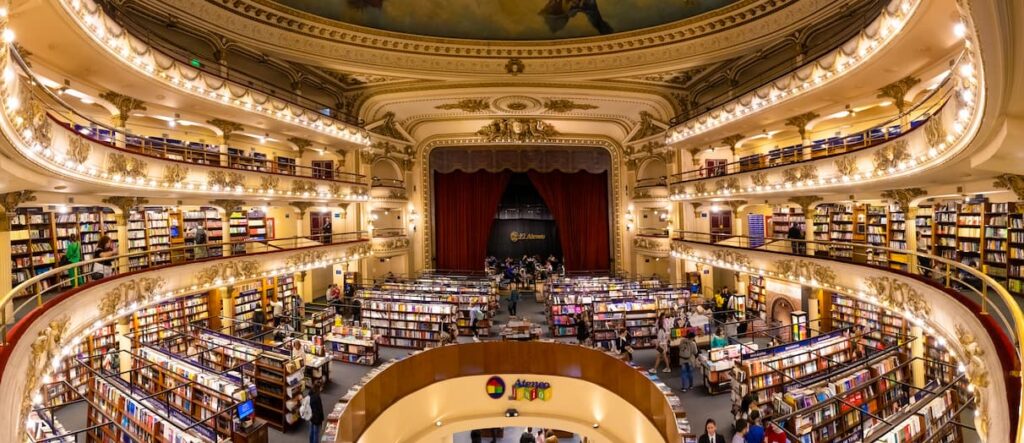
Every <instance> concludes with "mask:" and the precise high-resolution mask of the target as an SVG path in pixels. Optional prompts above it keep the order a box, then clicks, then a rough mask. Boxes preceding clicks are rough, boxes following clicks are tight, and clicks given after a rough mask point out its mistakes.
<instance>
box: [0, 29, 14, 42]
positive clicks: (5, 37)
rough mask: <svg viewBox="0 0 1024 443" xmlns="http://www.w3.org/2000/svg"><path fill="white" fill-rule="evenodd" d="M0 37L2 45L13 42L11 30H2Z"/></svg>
mask: <svg viewBox="0 0 1024 443" xmlns="http://www.w3.org/2000/svg"><path fill="white" fill-rule="evenodd" d="M0 37H2V38H3V40H4V43H10V42H13V41H14V31H12V30H11V28H7V29H4V31H3V32H2V33H0Z"/></svg>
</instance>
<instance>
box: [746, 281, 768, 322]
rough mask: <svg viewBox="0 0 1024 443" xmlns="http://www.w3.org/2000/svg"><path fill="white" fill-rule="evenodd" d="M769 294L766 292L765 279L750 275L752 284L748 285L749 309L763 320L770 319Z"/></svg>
mask: <svg viewBox="0 0 1024 443" xmlns="http://www.w3.org/2000/svg"><path fill="white" fill-rule="evenodd" d="M766 301H767V292H766V291H765V283H764V277H763V276H760V275H753V274H751V275H750V282H749V283H748V284H747V309H748V310H749V311H750V312H751V313H753V314H754V315H756V316H757V317H758V318H760V319H761V320H767V319H768V306H767V305H766V304H765V303H766Z"/></svg>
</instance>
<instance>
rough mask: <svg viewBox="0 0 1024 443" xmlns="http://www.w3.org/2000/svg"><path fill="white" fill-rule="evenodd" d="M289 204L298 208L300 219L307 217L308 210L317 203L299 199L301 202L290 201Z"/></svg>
mask: <svg viewBox="0 0 1024 443" xmlns="http://www.w3.org/2000/svg"><path fill="white" fill-rule="evenodd" d="M288 204H289V205H291V207H293V208H295V209H297V210H298V211H299V218H300V219H302V218H305V217H306V212H308V211H309V208H312V207H313V206H316V203H313V202H301V201H299V202H288Z"/></svg>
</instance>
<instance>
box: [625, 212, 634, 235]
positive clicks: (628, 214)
mask: <svg viewBox="0 0 1024 443" xmlns="http://www.w3.org/2000/svg"><path fill="white" fill-rule="evenodd" d="M632 230H633V205H629V207H627V208H626V231H627V232H628V231H632Z"/></svg>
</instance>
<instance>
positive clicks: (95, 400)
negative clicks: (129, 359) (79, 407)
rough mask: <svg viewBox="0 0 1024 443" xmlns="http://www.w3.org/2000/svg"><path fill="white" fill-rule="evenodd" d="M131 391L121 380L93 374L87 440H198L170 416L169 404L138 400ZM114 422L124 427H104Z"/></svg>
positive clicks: (89, 395) (87, 419)
mask: <svg viewBox="0 0 1024 443" xmlns="http://www.w3.org/2000/svg"><path fill="white" fill-rule="evenodd" d="M129 392H131V388H130V387H129V386H126V384H125V383H124V382H123V381H122V380H121V379H118V378H98V377H93V379H92V383H90V385H89V392H88V394H87V395H88V397H89V398H90V399H92V402H91V404H90V405H89V407H88V408H87V409H86V411H87V412H86V426H87V428H88V431H86V432H87V434H86V441H88V442H111V441H182V442H190V441H195V440H196V438H195V436H193V435H192V434H191V433H190V432H187V431H185V430H184V429H183V428H182V427H181V426H179V425H177V424H176V423H174V422H173V421H170V420H168V419H166V414H165V411H166V406H163V405H162V404H159V403H158V402H157V401H155V400H154V399H152V398H147V399H145V400H139V399H136V398H134V397H133V396H132V395H129V394H128V393H129ZM108 417H109V418H108ZM111 421H114V422H117V423H120V425H121V426H120V427H115V426H102V425H104V424H106V423H109V422H111Z"/></svg>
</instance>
